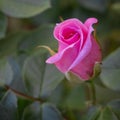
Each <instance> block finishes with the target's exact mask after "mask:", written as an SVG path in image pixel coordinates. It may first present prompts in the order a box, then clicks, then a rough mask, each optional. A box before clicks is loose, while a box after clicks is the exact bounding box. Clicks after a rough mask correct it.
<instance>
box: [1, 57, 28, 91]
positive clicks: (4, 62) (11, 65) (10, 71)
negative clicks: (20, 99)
mask: <svg viewBox="0 0 120 120" xmlns="http://www.w3.org/2000/svg"><path fill="white" fill-rule="evenodd" d="M0 84H1V85H8V86H10V87H11V88H13V89H16V90H17V91H21V92H23V93H26V89H25V86H24V83H23V80H22V76H21V71H20V68H19V65H18V64H17V62H16V61H15V60H14V59H13V58H12V57H9V58H6V59H5V58H4V59H1V60H0Z"/></svg>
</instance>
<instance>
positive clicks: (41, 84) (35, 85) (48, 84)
mask: <svg viewBox="0 0 120 120" xmlns="http://www.w3.org/2000/svg"><path fill="white" fill-rule="evenodd" d="M47 58H48V52H46V51H43V50H40V52H39V51H36V53H35V54H33V55H32V56H30V57H28V59H26V61H25V64H24V68H23V77H24V80H25V83H26V87H27V88H28V91H29V92H30V93H31V94H32V96H37V97H38V96H42V97H47V96H49V95H50V94H51V92H52V90H54V89H55V88H56V86H57V85H58V84H59V83H60V82H61V81H62V80H63V78H64V75H63V74H62V73H60V72H59V71H58V70H57V68H56V67H55V66H54V65H49V64H46V63H45V61H46V59H47Z"/></svg>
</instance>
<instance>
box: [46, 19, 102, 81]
mask: <svg viewBox="0 0 120 120" xmlns="http://www.w3.org/2000/svg"><path fill="white" fill-rule="evenodd" d="M97 22H98V20H97V19H96V18H88V19H87V20H86V21H85V22H84V23H82V22H81V21H80V20H78V19H76V18H72V19H68V20H65V21H63V22H61V23H59V24H56V26H55V28H54V37H55V38H56V39H57V40H58V46H59V48H58V52H57V53H56V54H55V55H53V56H51V57H50V58H48V59H47V61H46V62H47V63H49V64H55V65H56V67H57V68H58V69H59V70H60V71H61V72H63V73H65V74H66V73H68V72H71V73H73V74H74V75H76V76H77V77H79V78H80V79H81V80H89V79H90V78H91V77H92V76H93V70H94V66H95V63H96V62H101V58H102V57H101V48H100V46H99V44H98V42H97V40H96V38H95V36H94V35H93V31H94V28H93V27H92V25H93V24H95V23H97Z"/></svg>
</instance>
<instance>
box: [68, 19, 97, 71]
mask: <svg viewBox="0 0 120 120" xmlns="http://www.w3.org/2000/svg"><path fill="white" fill-rule="evenodd" d="M90 22H92V23H90ZM95 22H97V19H95V18H89V19H87V20H86V22H85V25H88V26H89V28H88V35H87V38H86V40H84V44H83V48H82V49H80V50H79V54H78V56H77V58H76V60H75V61H74V62H73V64H72V65H71V66H70V68H69V70H71V69H72V68H73V67H74V66H76V65H77V64H78V63H79V62H81V61H82V60H83V59H84V58H85V57H86V56H87V55H88V54H89V52H90V51H91V48H92V43H91V42H92V41H91V34H92V32H93V30H94V29H93V27H92V24H93V23H95ZM83 34H84V33H83Z"/></svg>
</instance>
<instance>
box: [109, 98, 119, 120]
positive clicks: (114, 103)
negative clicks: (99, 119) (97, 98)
mask: <svg viewBox="0 0 120 120" xmlns="http://www.w3.org/2000/svg"><path fill="white" fill-rule="evenodd" d="M108 106H109V107H111V109H112V111H113V112H114V113H115V114H116V115H117V117H118V118H119V119H120V99H117V100H113V101H111V102H109V103H108Z"/></svg>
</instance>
